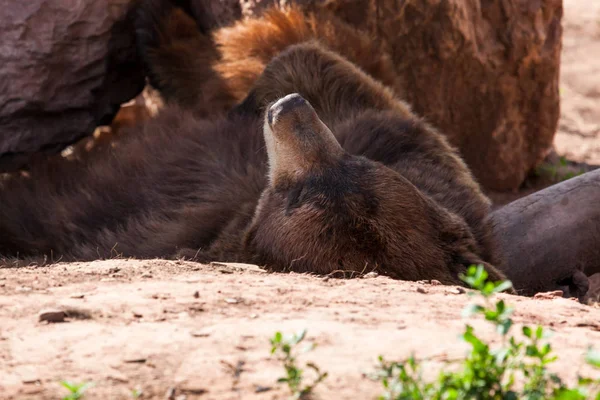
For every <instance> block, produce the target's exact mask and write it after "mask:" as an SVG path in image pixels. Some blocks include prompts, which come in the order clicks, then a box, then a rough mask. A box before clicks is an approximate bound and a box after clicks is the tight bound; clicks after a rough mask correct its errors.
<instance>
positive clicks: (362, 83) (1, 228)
mask: <svg viewBox="0 0 600 400" xmlns="http://www.w3.org/2000/svg"><path fill="white" fill-rule="evenodd" d="M290 93H299V95H300V96H302V98H303V99H306V100H308V101H309V102H310V104H312V106H310V105H308V104H307V103H305V102H304V101H300V102H299V103H298V104H297V105H294V103H293V102H291V103H290V98H289V97H288V98H287V99H284V100H281V101H280V102H279V103H275V105H274V106H272V107H267V108H268V110H270V111H271V112H270V115H269V113H267V116H266V117H264V113H263V110H264V109H265V107H266V106H267V105H269V104H271V103H273V102H274V101H277V100H278V99H280V98H282V97H284V96H285V95H287V94H290ZM282 110H283V111H282ZM285 110H287V112H284V111H285ZM264 118H266V129H264V127H263V125H264V121H265V119H264ZM265 137H266V139H267V140H266V143H265ZM174 138H175V139H174ZM273 143H275V144H274V145H273ZM265 144H267V146H266V147H267V151H265ZM112 152H113V153H112V154H111V156H110V157H104V158H102V157H98V159H97V160H95V162H93V163H90V164H89V165H87V166H86V167H85V168H82V169H79V170H76V171H65V173H64V175H62V176H61V175H60V174H58V173H54V174H52V176H49V177H48V179H43V177H42V178H40V177H38V178H37V179H29V180H27V179H16V180H11V181H7V182H5V183H4V187H3V188H2V192H1V196H0V202H1V204H2V208H0V253H2V254H4V255H16V254H20V255H27V254H49V253H53V254H54V256H55V257H58V256H59V255H60V256H63V257H67V258H72V259H96V258H103V257H111V256H115V255H122V256H131V257H139V258H147V257H170V256H173V254H174V253H177V252H178V251H180V253H179V254H193V255H195V256H196V258H197V259H198V260H201V261H209V260H222V261H223V260H224V261H242V262H257V263H259V264H263V265H266V266H268V267H270V268H272V269H274V270H295V271H309V272H316V273H330V272H332V271H333V270H340V269H341V270H351V271H358V272H360V271H365V270H370V269H376V270H378V271H380V272H382V273H386V274H388V275H390V276H393V277H395V278H401V279H411V280H414V279H438V280H440V281H441V282H443V283H447V284H460V283H461V282H460V280H459V279H458V274H459V273H460V272H462V271H465V268H466V267H467V266H468V265H470V264H473V263H486V266H487V268H488V270H489V272H490V274H491V276H492V278H493V279H501V278H503V275H502V274H501V273H500V272H499V271H497V270H496V269H495V268H494V267H493V266H492V265H491V264H489V262H493V261H494V258H493V253H494V251H493V246H492V244H491V240H490V237H489V224H488V222H487V216H488V213H489V201H488V199H487V198H486V197H485V196H484V195H483V194H482V193H481V191H480V190H479V187H478V186H477V184H476V183H475V182H474V181H473V179H472V177H471V174H470V172H469V170H468V169H467V168H466V166H465V165H464V163H463V162H462V161H461V159H460V158H459V157H458V156H457V154H456V151H455V150H454V149H452V148H451V147H450V146H449V145H448V144H447V142H446V140H445V139H444V138H443V137H442V136H441V135H439V134H438V133H436V132H435V131H434V130H433V129H431V128H430V127H429V126H428V125H427V124H426V123H424V122H423V121H421V120H419V119H418V118H417V117H415V116H414V115H412V114H411V113H410V111H409V109H408V107H406V105H405V104H404V103H403V102H402V101H400V100H398V99H397V98H395V97H394V96H393V95H392V94H391V92H389V91H388V90H387V89H385V87H384V86H383V85H381V84H380V83H378V82H377V81H375V80H374V79H372V78H371V77H369V76H368V75H366V74H365V73H363V72H362V71H360V70H358V69H357V68H356V67H355V66H354V65H353V64H352V63H350V62H348V61H347V60H345V59H343V58H342V57H340V56H338V55H337V54H335V53H332V52H329V51H327V50H325V49H323V48H322V47H321V46H320V45H318V44H316V43H307V44H301V45H297V46H292V47H290V48H288V49H286V50H285V51H283V52H282V53H281V54H279V55H278V56H277V57H275V58H274V59H273V60H272V61H271V62H270V63H269V64H268V65H267V67H266V68H265V71H264V73H263V74H262V75H261V76H260V77H259V79H257V81H256V85H255V87H254V88H253V89H252V91H251V93H250V95H249V96H248V97H247V98H246V99H245V100H244V102H243V103H242V104H240V105H239V106H238V107H236V108H235V109H234V110H233V111H232V112H231V113H230V114H229V115H228V116H227V118H215V119H214V120H212V121H208V120H202V119H198V118H197V117H195V116H194V115H192V113H190V112H186V111H183V110H181V109H180V108H179V107H176V106H169V107H167V108H166V109H165V110H164V111H163V112H162V113H161V114H159V116H158V118H157V119H156V120H153V121H150V122H148V123H147V124H146V125H145V126H144V128H143V129H141V130H140V131H138V132H134V133H132V134H131V135H129V136H128V137H127V139H126V140H124V141H123V142H122V143H121V144H120V146H118V147H117V148H116V149H114V150H112ZM269 165H270V168H271V169H270V170H269ZM36 176H37V175H36ZM58 177H60V178H58ZM267 177H269V178H267ZM181 252H182V253H181Z"/></svg>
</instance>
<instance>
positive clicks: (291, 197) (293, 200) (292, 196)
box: [285, 182, 306, 216]
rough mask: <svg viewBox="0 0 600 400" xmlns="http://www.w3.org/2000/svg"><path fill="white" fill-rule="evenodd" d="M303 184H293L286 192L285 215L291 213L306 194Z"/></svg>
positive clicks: (300, 203)
mask: <svg viewBox="0 0 600 400" xmlns="http://www.w3.org/2000/svg"><path fill="white" fill-rule="evenodd" d="M304 189H305V186H304V183H303V182H298V183H297V184H295V185H294V186H293V187H292V188H291V189H290V190H289V191H288V193H287V202H286V205H285V215H286V216H289V215H292V213H293V212H294V210H295V209H296V208H298V207H300V205H302V202H303V200H304V198H305V196H306V191H305V190H304Z"/></svg>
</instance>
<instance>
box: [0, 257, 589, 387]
mask: <svg viewBox="0 0 600 400" xmlns="http://www.w3.org/2000/svg"><path fill="white" fill-rule="evenodd" d="M502 297H504V298H505V299H506V300H507V301H508V302H510V303H511V304H513V305H514V306H515V307H516V308H517V310H518V311H517V313H516V315H515V320H516V322H517V323H523V322H524V323H527V324H542V325H544V326H548V327H551V329H552V330H553V331H554V332H555V335H554V336H553V338H552V344H553V346H554V347H555V349H556V351H557V353H558V354H559V356H560V362H559V363H558V364H556V365H555V366H554V370H555V371H560V372H561V374H563V376H564V377H565V378H566V379H571V380H573V379H574V378H575V376H576V374H577V373H578V372H581V373H584V374H587V375H592V374H593V371H590V370H588V369H587V368H582V363H581V360H582V357H583V354H584V353H585V350H586V348H587V346H589V345H591V344H594V343H595V344H598V343H600V308H594V307H589V306H584V305H581V304H579V303H578V302H577V301H574V300H567V299H562V298H555V299H546V300H543V299H529V298H520V297H516V296H509V295H504V296H502ZM469 301H472V300H471V299H470V298H469V297H468V296H467V295H466V294H465V293H464V291H461V290H457V288H456V287H448V286H439V285H433V286H432V285H429V284H425V283H409V282H398V281H393V280H391V279H388V278H385V277H374V278H363V279H352V280H341V279H324V278H317V277H312V276H306V275H298V274H290V275H288V274H285V275H281V274H267V273H264V272H262V271H261V270H259V269H257V268H256V267H253V266H248V267H246V266H241V267H240V266H236V265H224V264H223V265H213V266H200V265H198V264H194V263H186V262H179V261H164V260H156V261H143V262H142V261H131V260H129V261H126V260H111V261H99V262H93V263H72V264H58V265H54V266H52V267H50V268H48V267H26V268H20V269H18V270H16V269H8V268H7V269H3V270H0V321H1V324H0V363H1V364H3V365H5V367H6V369H4V372H2V380H1V381H0V382H1V384H0V393H2V395H1V396H2V398H3V399H30V398H31V399H57V398H59V395H60V394H61V393H63V390H62V388H60V387H59V385H58V382H59V381H60V380H61V379H69V380H75V381H91V382H94V383H95V385H96V386H95V387H94V388H92V389H90V390H89V391H88V395H89V396H88V397H86V398H89V399H127V398H131V396H130V392H131V390H132V389H135V388H137V389H138V390H140V389H141V390H142V391H143V393H144V397H143V398H152V399H165V398H168V397H167V392H168V391H169V390H170V389H171V388H174V389H175V394H176V396H177V395H183V396H185V398H187V399H195V398H199V399H242V398H243V399H279V398H285V395H286V392H285V391H284V390H283V388H282V387H280V386H278V385H277V384H276V383H275V380H276V378H277V377H279V376H280V375H281V373H282V366H281V364H280V363H279V362H278V361H277V360H275V359H273V358H271V357H270V355H269V350H270V347H269V341H268V339H269V338H270V337H272V336H273V334H274V333H275V332H276V331H277V330H283V331H284V332H288V333H293V332H297V331H299V330H301V329H304V328H307V329H308V337H307V338H308V339H309V340H310V341H312V340H315V341H316V342H317V344H318V347H317V348H316V349H315V350H314V351H313V352H312V353H309V354H307V355H306V357H304V358H302V360H303V361H313V362H315V363H316V364H317V365H319V366H320V367H321V368H322V369H324V370H325V371H328V372H329V374H330V377H329V378H328V379H327V380H326V381H325V382H324V383H323V384H322V386H321V387H319V390H318V391H317V394H318V395H319V397H320V398H323V399H368V398H374V396H375V395H376V394H378V393H379V391H380V388H379V386H378V385H377V384H375V383H373V382H371V381H370V380H369V379H368V378H366V377H365V376H364V374H365V373H369V372H373V370H374V366H375V363H376V361H377V356H378V355H379V354H383V355H385V356H386V357H387V358H390V359H401V358H405V357H407V356H409V355H410V353H411V352H413V351H415V352H417V353H418V356H419V357H423V358H431V361H429V362H428V364H427V368H426V371H429V372H430V373H433V372H434V371H436V370H438V368H439V367H440V363H442V362H445V361H448V360H457V359H460V358H461V357H462V356H463V355H464V352H465V350H466V347H465V346H464V345H463V344H462V343H461V342H460V341H459V339H458V335H459V334H460V333H461V331H462V329H464V321H463V320H462V319H461V316H460V313H461V310H462V308H463V307H464V306H465V305H466V304H467V303H468V302H469ZM46 310H63V311H66V312H68V313H69V312H70V313H71V314H73V315H74V318H73V319H71V320H69V321H68V322H65V323H52V324H48V323H46V322H39V321H38V318H39V315H40V313H42V312H44V311H46ZM471 322H472V323H473V325H474V326H475V328H476V329H478V330H479V331H481V333H482V334H483V335H484V336H485V337H487V338H490V339H492V338H495V337H496V335H494V334H493V332H491V330H490V328H489V326H487V324H485V323H483V322H482V321H479V320H473V321H471ZM517 329H518V328H517ZM238 363H243V364H238ZM238 365H242V368H241V369H242V372H241V373H240V374H239V378H238V379H237V382H236V379H235V370H236V366H238ZM260 388H263V389H267V388H268V389H269V390H267V391H265V392H259V393H256V392H257V389H260ZM174 398H175V397H174Z"/></svg>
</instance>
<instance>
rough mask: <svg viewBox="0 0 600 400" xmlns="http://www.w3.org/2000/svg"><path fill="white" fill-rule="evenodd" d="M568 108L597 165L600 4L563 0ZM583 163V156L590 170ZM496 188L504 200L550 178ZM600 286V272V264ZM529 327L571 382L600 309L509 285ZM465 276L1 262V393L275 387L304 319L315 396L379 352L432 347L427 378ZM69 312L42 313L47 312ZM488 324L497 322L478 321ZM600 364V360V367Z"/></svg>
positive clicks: (453, 336) (564, 145)
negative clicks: (430, 279)
mask: <svg viewBox="0 0 600 400" xmlns="http://www.w3.org/2000/svg"><path fill="white" fill-rule="evenodd" d="M564 4H565V19H564V23H563V24H564V28H565V33H564V39H563V43H564V44H563V47H564V49H563V59H562V60H563V63H562V71H561V96H562V106H561V107H562V118H561V121H560V127H559V131H558V133H557V136H556V153H557V155H558V156H564V157H565V158H566V159H567V160H568V161H569V168H575V169H577V168H586V169H589V168H593V167H594V166H596V165H600V2H598V1H595V0H585V1H584V0H564ZM579 163H585V164H586V165H585V166H584V167H581V165H580V164H579ZM541 185H542V184H540V183H534V184H530V185H529V186H527V185H526V186H525V187H524V188H523V189H522V190H521V191H520V192H519V193H512V194H503V195H494V200H495V201H496V202H497V203H498V204H503V203H505V202H507V201H510V200H512V199H514V198H516V197H519V196H522V195H524V194H527V193H529V192H531V191H534V190H537V189H539V188H540V187H542V186H541ZM596 278H597V279H596V281H597V286H598V287H600V277H596ZM502 297H504V298H505V299H506V300H507V301H508V302H509V303H510V304H511V305H514V306H515V307H516V310H517V311H516V314H515V321H516V322H517V324H542V325H544V326H546V327H549V328H550V329H552V330H553V331H554V332H555V334H554V336H553V337H552V338H551V343H552V345H553V347H554V349H555V350H556V352H557V353H558V355H559V361H558V362H557V363H556V364H555V365H554V366H553V367H552V369H553V370H555V371H557V372H560V373H561V375H562V376H563V377H564V378H566V379H568V380H570V381H571V382H573V380H574V379H575V377H576V375H577V373H585V374H587V375H590V376H593V375H594V372H593V371H591V370H588V369H587V367H585V366H584V365H583V363H582V360H583V355H584V353H585V351H586V349H587V347H588V345H591V344H594V345H595V346H596V347H598V346H600V308H598V307H592V306H585V305H582V304H579V303H577V302H575V301H573V300H566V299H562V298H553V299H529V298H521V297H516V296H509V295H504V296H502ZM469 301H471V299H470V298H469V297H468V296H467V295H466V294H464V293H462V291H460V290H457V289H456V288H454V287H446V286H437V285H429V284H425V283H409V282H398V281H393V280H390V279H387V278H385V277H371V278H364V279H353V280H338V279H324V278H322V277H314V276H307V275H298V274H267V273H265V272H264V271H262V270H260V269H259V268H257V267H253V266H245V265H231V264H216V265H211V266H204V265H199V264H195V263H188V262H180V261H165V260H154V261H132V260H109V261H98V262H93V263H71V264H65V263H59V264H54V265H52V266H50V267H48V266H45V267H43V266H42V267H36V266H28V267H19V268H16V267H15V266H14V265H11V264H6V265H4V266H2V265H0V399H2V400H4V399H19V400H21V399H55V400H56V399H59V398H61V396H64V395H65V394H66V393H67V392H66V391H65V390H64V389H63V388H62V387H60V385H59V381H60V380H63V379H65V380H69V381H74V382H84V381H85V382H93V383H94V385H95V386H94V387H92V388H91V389H89V390H88V391H87V392H86V398H87V399H131V398H133V396H132V390H134V389H135V390H141V392H142V397H141V398H143V399H178V400H183V399H196V398H197V399H279V398H285V395H286V394H287V392H285V390H283V388H282V387H281V386H280V385H278V384H277V383H276V382H275V381H276V379H277V378H278V377H280V376H281V374H282V372H283V369H282V366H281V364H280V363H279V362H277V361H276V360H275V359H273V358H272V357H270V354H269V350H270V345H269V338H270V337H272V336H273V334H274V333H275V332H276V331H277V330H281V331H283V332H284V333H293V332H296V331H298V330H300V329H303V328H307V329H308V340H309V341H312V340H314V341H315V342H316V343H318V347H317V348H316V349H315V350H314V351H313V352H311V353H309V354H307V355H306V356H304V357H303V358H301V360H302V361H314V362H315V363H316V364H317V365H319V366H320V367H321V368H322V369H324V370H326V371H328V372H329V374H330V376H329V377H328V378H327V379H326V380H325V381H324V382H323V384H322V385H321V386H319V388H318V390H317V395H318V398H323V399H370V398H374V396H375V395H377V394H379V393H380V392H381V388H380V387H379V385H378V384H376V383H373V382H371V381H370V380H369V379H367V378H366V377H365V373H369V372H372V371H373V369H374V367H375V365H376V361H377V356H378V355H380V354H382V355H384V356H385V357H386V358H389V359H402V358H405V357H407V356H409V355H410V353H411V352H415V353H416V354H417V356H418V357H419V358H429V361H428V362H427V368H426V369H425V370H426V375H427V374H435V372H436V371H437V370H439V367H440V366H441V365H442V363H444V362H446V361H448V360H458V359H460V358H461V357H462V356H463V355H464V351H465V349H466V347H465V346H464V345H463V344H462V343H461V342H460V340H459V339H458V335H459V334H460V333H461V332H462V329H463V327H464V322H465V321H464V320H463V319H462V318H461V316H460V315H461V310H462V308H463V307H464V306H465V305H466V304H467V303H468V302H469ZM48 310H50V311H52V310H54V311H56V312H58V315H59V316H60V315H61V313H62V312H66V313H67V314H68V316H69V318H67V320H66V322H63V323H47V322H40V321H39V316H40V315H41V314H43V313H44V312H45V311H48ZM470 322H471V323H472V324H473V325H474V326H475V328H476V329H477V330H478V331H479V332H481V333H482V334H483V336H484V337H487V338H490V339H491V338H494V337H495V335H494V334H493V332H491V331H490V330H489V328H488V326H487V325H486V324H485V323H483V322H481V321H478V320H475V321H470ZM596 374H597V372H596Z"/></svg>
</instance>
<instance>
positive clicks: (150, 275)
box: [142, 272, 152, 278]
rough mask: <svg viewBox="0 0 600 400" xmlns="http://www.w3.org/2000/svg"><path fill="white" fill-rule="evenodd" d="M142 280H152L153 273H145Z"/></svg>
mask: <svg viewBox="0 0 600 400" xmlns="http://www.w3.org/2000/svg"><path fill="white" fill-rule="evenodd" d="M142 278H152V274H151V273H149V272H144V273H143V274H142Z"/></svg>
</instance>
